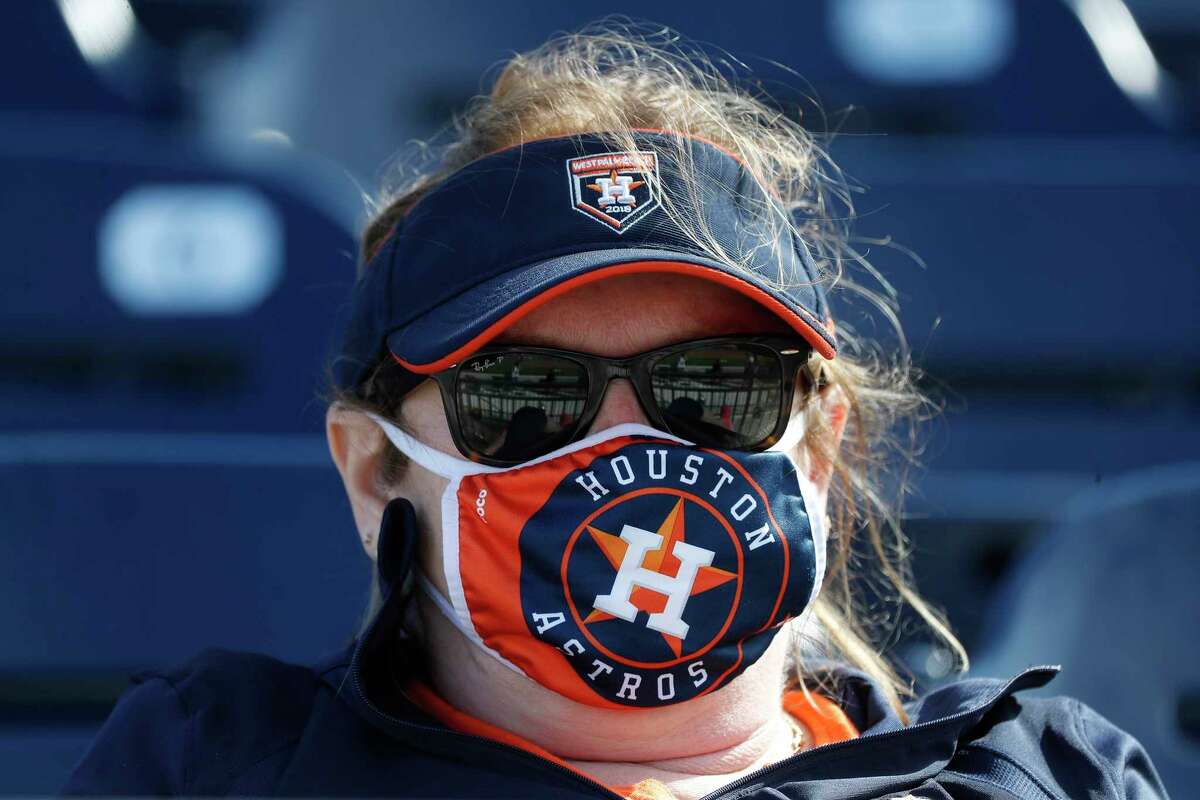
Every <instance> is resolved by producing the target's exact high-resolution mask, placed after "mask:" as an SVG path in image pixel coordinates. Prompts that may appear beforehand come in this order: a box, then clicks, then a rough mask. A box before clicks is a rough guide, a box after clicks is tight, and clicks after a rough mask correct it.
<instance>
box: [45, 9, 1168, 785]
mask: <svg viewBox="0 0 1200 800" xmlns="http://www.w3.org/2000/svg"><path fill="white" fill-rule="evenodd" d="M672 41H674V40H673V39H672V38H671V37H670V36H669V35H666V34H664V35H661V36H660V37H644V36H637V35H635V34H631V33H628V32H618V31H616V30H612V29H606V28H600V29H591V30H588V31H585V32H584V33H582V34H578V35H570V36H563V37H560V38H557V39H555V40H552V41H551V42H549V43H548V44H546V45H544V46H543V47H541V48H539V49H538V50H536V51H533V52H531V53H527V54H524V55H519V56H516V57H514V58H513V59H512V60H511V61H509V63H508V64H507V65H506V67H505V69H504V70H503V72H502V73H501V74H500V76H499V78H498V80H497V81H496V84H495V86H494V88H493V90H492V92H491V94H490V96H487V97H484V98H480V99H478V100H477V101H476V102H475V103H474V104H473V105H472V106H471V107H470V109H469V110H468V112H467V113H466V115H465V116H464V117H463V118H462V119H461V120H460V121H459V126H458V127H459V135H458V139H457V141H456V142H455V143H454V144H453V145H452V146H451V147H449V148H448V149H447V151H446V153H445V156H444V159H443V162H442V164H441V165H440V167H439V168H438V169H436V170H434V171H432V172H430V173H428V174H425V175H422V176H420V177H417V178H416V179H414V180H411V181H410V182H408V183H407V184H406V185H405V186H404V187H403V188H402V190H401V191H399V192H398V193H397V194H396V195H395V196H394V197H393V198H392V200H391V201H390V203H388V204H387V206H386V207H385V208H384V209H383V210H382V212H381V213H380V214H379V215H378V217H377V218H376V219H375V220H374V222H373V223H372V224H371V225H370V226H369V228H368V230H367V233H366V236H365V241H364V246H363V267H362V268H361V270H360V277H359V281H358V283H357V285H356V287H355V292H354V298H353V305H352V309H353V310H352V319H351V322H350V325H349V329H348V331H347V334H346V337H345V341H344V344H343V347H342V351H341V354H340V356H339V358H338V360H337V362H336V363H335V365H334V373H335V377H334V382H335V386H336V391H335V396H334V398H333V401H332V403H331V404H330V408H329V412H328V423H327V433H328V438H329V444H330V451H331V453H332V456H333V460H334V462H335V463H336V465H337V468H338V470H339V471H340V473H341V475H342V478H343V481H344V483H345V487H346V491H347V493H348V495H349V498H350V501H351V506H352V508H353V511H354V518H355V523H356V525H357V528H358V532H359V535H360V537H361V539H362V543H363V547H364V549H365V551H366V552H367V554H368V555H369V556H370V557H371V558H372V559H373V560H374V561H375V563H376V565H377V570H376V585H375V587H374V591H373V593H372V596H373V600H372V604H371V608H370V609H368V613H367V615H366V618H365V623H364V627H363V630H362V631H361V633H360V636H359V637H358V638H357V639H356V640H355V642H354V643H353V644H352V646H351V647H349V648H348V649H347V650H346V651H345V652H344V653H338V654H335V655H333V656H331V657H330V658H329V659H328V660H327V661H326V662H325V663H322V664H320V665H317V666H316V667H308V666H297V665H289V664H283V663H280V662H277V661H274V660H272V659H269V658H266V657H262V656H255V655H252V654H244V653H228V652H221V651H206V652H205V653H203V654H201V655H200V656H199V657H197V658H196V659H194V660H193V661H192V662H190V663H189V664H186V665H184V666H182V667H180V668H179V669H177V670H174V671H171V672H167V673H149V674H145V675H142V676H139V678H138V679H137V680H136V683H137V685H136V686H135V688H133V689H132V690H131V691H130V692H128V693H127V694H126V695H125V696H124V697H123V698H122V699H121V701H120V703H119V704H118V706H117V708H116V709H115V710H114V712H113V715H112V717H111V718H110V720H109V722H108V723H107V725H106V726H105V728H104V730H103V731H102V732H101V734H100V736H99V737H98V739H97V741H96V743H95V744H94V745H93V748H92V750H91V751H90V752H89V754H88V755H87V756H86V757H85V759H84V760H83V762H82V763H81V765H80V766H79V768H78V769H77V771H76V773H75V776H74V777H73V778H72V780H71V782H70V784H69V785H68V786H67V789H66V791H67V793H69V794H87V793H121V794H176V793H178V794H212V795H217V794H238V795H244V794H263V795H265V794H285V795H300V794H303V795H315V794H322V795H341V796H354V795H378V794H387V795H393V796H404V797H631V798H695V797H700V796H705V795H709V796H714V797H716V796H729V797H739V798H742V797H747V798H748V797H776V798H778V797H830V798H835V797H836V798H846V797H864V798H865V797H872V798H874V797H896V796H901V795H909V794H911V795H913V796H919V797H972V798H975V797H1012V796H1018V797H1083V796H1088V797H1139V798H1141V797H1161V796H1164V793H1163V790H1162V789H1161V786H1160V784H1159V783H1158V779H1157V777H1156V776H1155V774H1154V771H1153V768H1152V766H1151V765H1150V763H1149V761H1148V759H1147V757H1146V755H1145V754H1144V752H1142V750H1141V748H1140V747H1139V746H1138V745H1137V743H1136V742H1134V741H1133V740H1131V739H1130V738H1129V737H1128V736H1127V735H1125V734H1123V733H1122V732H1120V731H1119V730H1117V729H1115V728H1114V727H1113V726H1111V725H1110V724H1109V723H1107V722H1106V721H1105V720H1103V719H1102V718H1101V717H1099V716H1098V715H1096V714H1095V713H1094V712H1092V711H1090V710H1089V709H1086V708H1084V707H1082V706H1080V705H1079V704H1077V703H1075V702H1073V701H1070V700H1064V699H1055V700H1036V699H1028V698H1024V697H1021V696H1020V695H1019V694H1018V692H1019V690H1021V689H1023V688H1028V687H1036V686H1040V685H1042V684H1044V683H1046V682H1047V681H1049V680H1050V679H1051V678H1052V677H1053V673H1054V670H1053V669H1052V668H1036V669H1031V670H1029V671H1027V672H1025V673H1023V674H1022V675H1019V676H1016V677H1014V678H1012V679H1011V680H1009V681H1006V682H1001V681H978V680H977V681H963V682H960V683H957V684H952V685H950V686H948V687H946V688H944V689H941V690H939V691H937V692H934V693H932V694H929V695H927V696H926V697H923V698H919V699H917V700H915V701H910V702H905V701H906V700H908V699H909V698H908V697H907V694H906V691H905V686H904V684H903V683H902V682H901V681H900V680H899V679H898V677H897V676H896V674H895V673H894V672H893V670H892V668H891V667H890V666H889V665H888V663H887V661H886V660H885V659H884V658H883V657H881V656H880V655H879V654H878V653H877V652H876V651H875V650H874V649H873V648H872V645H871V639H870V636H869V633H870V632H869V631H868V630H867V629H866V628H865V626H863V625H862V624H861V623H860V621H859V619H858V612H856V606H855V599H856V598H857V597H858V596H859V594H860V592H861V591H862V587H863V586H864V585H866V582H868V581H874V586H876V587H878V586H880V585H886V586H888V587H890V590H891V593H892V594H894V595H896V596H897V597H899V598H902V599H903V600H904V601H906V602H907V603H908V604H909V605H911V606H912V607H913V608H914V609H915V610H916V611H917V613H918V614H920V615H921V616H922V617H923V618H924V619H925V620H926V622H927V623H928V624H929V626H930V627H931V628H932V631H933V633H934V635H936V636H938V637H940V638H941V639H942V640H943V641H944V642H945V644H946V645H947V646H948V647H949V648H951V649H952V650H953V651H955V652H957V653H959V654H960V655H961V656H962V657H963V660H964V662H965V654H963V653H962V648H961V647H960V646H959V645H958V643H957V642H956V641H955V639H954V638H953V636H952V635H951V633H950V632H949V630H948V629H947V628H946V627H945V625H944V624H943V623H942V622H941V621H940V620H939V619H938V617H937V616H936V615H935V614H933V613H932V612H931V611H930V610H929V608H928V607H927V606H926V605H925V604H924V603H923V602H922V601H921V600H920V598H919V596H918V595H917V594H916V593H915V592H914V591H913V590H912V589H911V588H910V587H909V586H908V584H907V582H906V578H905V575H906V567H905V564H904V562H903V560H902V557H901V553H902V551H903V548H902V547H900V546H899V544H900V542H901V540H900V538H899V531H898V528H897V524H896V520H897V518H898V516H897V510H896V509H895V508H894V507H892V506H889V505H888V503H887V501H886V500H885V499H884V494H883V492H882V491H881V489H880V488H879V487H880V483H881V480H880V471H881V469H882V468H883V467H884V466H885V464H886V461H885V459H884V455H885V452H884V451H885V448H886V446H887V438H886V435H885V434H886V433H887V431H889V430H891V429H893V428H894V425H895V424H896V422H897V421H898V420H903V419H906V418H909V417H911V415H913V414H914V413H915V412H916V411H917V410H918V409H919V408H920V405H921V398H920V396H919V395H918V394H917V393H916V392H915V390H914V389H913V387H912V384H911V378H910V375H909V373H908V371H907V370H906V369H905V359H904V355H903V354H902V353H901V354H893V355H892V357H891V358H890V359H888V358H882V357H879V356H875V355H872V351H871V350H870V348H869V347H868V345H867V343H865V342H862V341H857V340H855V339H854V338H853V337H851V336H850V335H848V334H847V332H846V331H844V330H843V331H841V332H835V314H834V313H833V311H832V310H831V307H830V300H829V298H828V297H827V294H831V293H832V291H831V290H832V289H833V288H835V287H836V286H837V284H838V280H837V277H838V275H839V274H840V272H841V269H842V266H843V263H844V261H846V260H847V258H848V257H851V258H850V259H849V260H853V258H852V256H853V254H852V253H851V251H850V250H849V248H848V247H847V245H846V239H845V232H844V231H843V230H841V229H840V228H839V227H838V226H839V223H838V222H837V220H839V219H844V218H846V214H845V213H844V212H845V209H844V208H842V206H844V205H845V203H844V202H843V200H844V194H843V193H841V192H839V191H838V190H837V185H836V183H835V182H834V180H833V179H832V177H831V176H836V174H837V173H836V170H835V169H834V168H833V166H832V165H831V164H830V163H829V162H828V161H827V159H825V157H824V156H823V154H822V153H821V152H820V151H819V149H818V148H817V147H816V145H815V144H814V142H813V140H812V139H811V138H810V136H809V135H808V134H807V133H805V132H804V131H803V129H801V128H800V127H799V126H798V125H797V124H795V123H794V122H792V121H790V120H788V119H786V118H785V117H783V116H781V115H779V114H777V113H775V112H774V111H772V110H771V109H769V108H768V107H767V106H766V105H764V104H763V103H762V102H761V101H759V100H757V99H755V98H754V97H752V96H750V95H749V94H747V93H746V92H744V91H742V90H739V89H736V88H734V86H733V85H732V84H731V83H730V82H729V81H727V80H726V79H725V78H723V77H722V76H721V74H720V73H719V72H718V71H717V70H716V69H715V68H713V67H712V66H711V65H709V64H708V63H707V62H705V61H704V60H703V59H702V58H701V57H699V56H698V55H697V54H695V53H687V52H684V51H682V50H679V49H677V48H673V47H672V46H670V43H671V42H672ZM843 283H847V284H848V283H849V282H848V281H843ZM859 562H867V563H868V565H869V569H868V571H866V572H864V571H861V570H862V569H863V568H862V567H861V566H860V563H859ZM852 567H854V568H855V569H852ZM856 569H857V570H859V571H856Z"/></svg>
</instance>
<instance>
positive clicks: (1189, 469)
mask: <svg viewBox="0 0 1200 800" xmlns="http://www.w3.org/2000/svg"><path fill="white" fill-rule="evenodd" d="M1198 531H1200V463H1196V462H1190V463H1180V464H1177V465H1174V466H1169V467H1160V468H1156V469H1151V470H1145V471H1142V472H1138V473H1133V474H1130V475H1127V476H1125V477H1123V478H1120V479H1117V480H1112V481H1106V482H1105V483H1104V484H1102V485H1100V486H1097V487H1096V488H1095V489H1093V490H1091V491H1089V492H1087V493H1085V494H1084V495H1083V496H1081V497H1079V498H1078V499H1077V500H1076V501H1075V502H1073V503H1072V505H1071V506H1070V508H1069V509H1068V510H1067V511H1066V513H1065V514H1064V515H1063V518H1062V520H1061V522H1060V523H1059V524H1058V525H1057V526H1056V527H1055V528H1054V529H1053V530H1052V531H1051V532H1050V533H1049V534H1048V535H1047V536H1046V537H1045V538H1044V539H1042V540H1041V541H1040V542H1039V543H1038V544H1037V545H1036V546H1035V547H1033V548H1032V549H1031V550H1030V551H1029V552H1027V553H1026V554H1024V556H1023V557H1022V558H1021V560H1020V562H1019V563H1018V565H1017V566H1016V568H1015V569H1013V570H1012V572H1011V573H1010V575H1009V577H1008V578H1007V580H1006V581H1005V584H1004V588H1003V589H1002V591H1001V592H1000V593H999V595H998V597H997V600H996V602H995V604H994V605H993V606H992V608H991V612H990V633H989V634H988V635H987V637H986V638H985V642H984V646H983V647H982V648H980V651H979V654H978V655H977V657H976V659H975V665H974V667H973V669H972V672H973V673H974V674H979V675H1007V674H1010V673H1011V672H1012V671H1013V670H1015V669H1019V668H1020V667H1023V666H1026V665H1028V664H1030V663H1033V662H1035V661H1036V662H1037V663H1060V664H1061V665H1062V667H1063V671H1062V673H1061V674H1060V675H1059V677H1058V678H1056V679H1055V680H1054V682H1053V683H1052V684H1050V685H1049V686H1048V687H1046V688H1045V689H1044V690H1040V691H1041V692H1043V693H1051V694H1064V695H1071V696H1074V697H1077V698H1079V699H1080V700H1082V701H1084V702H1086V703H1088V704H1090V705H1092V706H1094V707H1095V708H1097V709H1099V710H1100V711H1101V712H1102V713H1103V714H1104V715H1105V716H1106V717H1108V718H1109V719H1110V720H1112V721H1113V722H1114V723H1116V724H1117V725H1119V726H1121V727H1123V728H1125V729H1126V730H1128V731H1129V732H1130V733H1132V734H1133V735H1134V736H1136V737H1137V738H1138V739H1139V740H1140V741H1141V742H1142V743H1143V745H1144V746H1145V747H1146V749H1147V750H1148V751H1149V753H1150V755H1151V757H1152V758H1153V759H1154V762H1155V765H1156V766H1157V768H1158V770H1159V773H1160V774H1161V776H1162V778H1163V782H1164V783H1165V784H1166V787H1167V789H1168V791H1169V792H1170V793H1171V796H1172V797H1187V796H1189V795H1190V793H1191V791H1192V787H1194V786H1195V785H1196V783H1197V781H1200V693H1198V689H1200V684H1198V683H1197V680H1196V679H1197V671H1196V664H1197V663H1198V662H1200V638H1197V636H1196V632H1195V624H1196V621H1197V620H1198V619H1200V594H1198V593H1197V591H1196V565H1197V564H1200V536H1197V532H1198Z"/></svg>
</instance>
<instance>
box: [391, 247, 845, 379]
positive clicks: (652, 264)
mask: <svg viewBox="0 0 1200 800" xmlns="http://www.w3.org/2000/svg"><path fill="white" fill-rule="evenodd" d="M650 273H671V274H675V275H691V276H693V277H696V278H702V279H704V280H707V281H712V282H713V283H717V284H720V285H721V286H724V287H726V288H728V289H732V290H734V291H735V292H738V293H739V294H742V295H745V296H746V297H749V298H750V299H751V300H754V301H755V302H757V303H758V304H759V305H762V306H764V307H765V308H766V309H767V310H769V311H771V312H772V313H774V314H775V315H776V316H778V317H779V318H780V319H782V320H783V321H784V322H786V323H787V324H788V325H789V326H791V328H792V330H794V331H796V333H798V334H800V336H801V337H802V338H803V339H804V340H805V341H806V342H808V343H809V344H810V345H812V348H813V349H814V350H816V351H817V352H818V353H820V354H821V356H822V357H824V358H827V359H832V358H833V357H834V355H835V354H836V351H835V350H834V349H833V347H832V346H831V345H830V344H829V342H827V341H826V340H825V338H824V337H823V336H822V335H821V333H819V332H818V331H822V332H823V331H825V326H824V325H822V324H821V322H819V321H818V320H817V319H816V318H815V317H810V318H808V319H806V318H805V317H803V316H801V315H800V314H797V313H796V312H795V311H793V310H792V309H790V308H788V307H787V306H785V305H784V304H783V303H781V302H780V301H779V300H777V299H775V298H774V297H772V296H771V295H769V294H767V293H766V292H765V291H763V290H762V289H760V288H758V287H757V286H755V285H753V284H751V283H748V282H747V281H744V280H742V279H741V278H737V277H735V276H733V275H730V274H729V273H727V272H721V271H720V270H718V269H715V268H713V267H704V266H700V265H699V264H689V263H687V262H684V261H631V262H629V263H627V264H614V265H613V266H610V267H601V268H600V269H594V270H592V271H590V272H585V273H584V274H582V275H576V276H575V277H574V278H568V279H567V280H565V281H563V282H562V283H558V284H555V285H554V286H552V287H550V288H549V289H547V290H546V291H544V292H541V293H540V294H538V295H536V296H535V297H532V298H530V299H529V300H527V301H526V302H525V303H523V304H521V305H520V306H518V307H516V308H514V309H513V310H512V311H510V312H508V313H507V314H505V315H504V316H503V317H501V318H500V319H498V320H496V321H495V322H493V323H492V324H491V325H489V326H487V328H485V329H484V330H483V331H481V332H480V333H478V334H476V335H475V336H474V337H473V338H472V339H471V340H470V341H469V342H467V343H466V344H464V345H462V346H461V347H458V348H456V349H455V350H454V351H453V352H451V353H449V354H447V355H445V356H443V357H442V358H439V359H438V360H437V361H431V362H429V363H427V364H417V363H414V362H411V361H406V360H405V359H403V358H401V357H400V356H398V355H396V354H395V353H392V358H393V359H395V360H396V361H397V362H398V363H399V364H400V365H401V366H403V367H404V368H405V369H407V370H409V371H410V372H415V373H417V374H420V375H429V374H432V373H434V372H440V371H441V370H444V369H447V368H448V367H452V366H454V365H455V364H457V363H458V362H459V361H461V360H462V359H464V358H466V357H467V356H469V355H471V354H472V353H474V352H475V351H476V350H478V349H479V348H481V347H483V346H484V345H486V344H487V343H488V342H490V341H491V340H492V339H495V338H496V337H497V336H499V335H500V334H501V333H503V332H504V331H505V330H506V329H507V328H509V327H510V326H511V325H513V324H514V323H515V322H517V320H519V319H521V318H522V317H524V316H526V315H527V314H529V313H530V312H532V311H533V310H535V309H537V308H538V307H540V306H542V305H544V304H545V303H548V302H550V301H551V300H553V299H554V298H556V297H558V296H559V295H563V294H566V293H567V292H569V291H571V290H572V289H578V288H579V287H580V286H586V285H587V284H589V283H595V282H596V281H601V280H604V279H605V278H612V277H616V276H618V275H642V274H650ZM802 313H806V312H802Z"/></svg>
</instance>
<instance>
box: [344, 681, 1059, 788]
mask: <svg viewBox="0 0 1200 800" xmlns="http://www.w3.org/2000/svg"><path fill="white" fill-rule="evenodd" d="M1038 669H1047V667H1046V666H1039V667H1029V668H1027V669H1026V670H1024V671H1023V672H1022V673H1021V675H1017V676H1016V677H1014V678H1013V679H1012V680H1010V681H1009V682H1008V683H1006V684H1005V685H1004V687H1003V688H1002V689H1000V691H999V692H997V693H996V694H995V695H993V696H992V697H991V698H989V699H988V700H987V701H986V702H984V703H981V704H979V705H978V706H976V707H975V708H971V709H967V710H964V711H960V712H958V713H957V714H951V715H950V716H948V717H941V718H940V719H932V720H929V721H928V722H919V723H917V724H916V725H909V726H906V727H903V728H899V729H897V730H893V731H884V732H883V733H872V734H867V735H866V736H859V737H856V738H854V739H845V740H843V741H840V742H831V743H829V744H823V745H821V746H819V747H814V748H812V749H811V750H805V751H803V752H800V753H796V754H795V755H793V756H789V757H787V758H785V759H783V760H782V761H776V762H775V763H774V764H768V765H767V766H765V767H762V768H760V769H757V770H755V771H754V772H751V773H750V774H748V775H743V776H742V777H740V778H738V779H737V780H735V781H733V782H732V783H729V784H727V785H725V786H722V787H721V788H720V789H717V790H716V791H712V792H709V793H708V794H706V795H704V796H703V797H701V798H700V800H716V799H717V798H719V797H723V796H725V795H728V794H730V793H731V792H733V793H736V792H737V791H738V790H740V789H744V788H746V787H747V786H748V785H749V784H751V783H754V782H756V781H758V780H760V779H762V778H763V777H765V776H766V775H768V774H770V773H771V772H774V771H776V770H780V771H782V770H785V769H790V768H792V767H794V766H795V765H796V764H799V763H800V762H802V761H803V760H804V759H805V758H806V757H808V756H812V755H815V754H817V753H821V754H825V753H828V752H830V751H833V750H838V749H842V748H845V747H850V746H854V745H857V744H860V743H862V742H877V741H883V740H886V739H893V738H895V737H897V736H901V735H905V734H907V733H909V732H910V731H919V730H928V729H929V728H933V727H936V726H938V725H945V724H946V723H948V722H954V721H957V720H959V719H963V718H964V717H968V716H970V715H972V714H975V713H977V712H978V711H979V710H980V709H981V708H984V707H987V706H989V705H991V704H992V703H994V702H995V701H996V700H998V699H999V698H1001V697H1003V696H1004V695H1005V694H1006V693H1007V692H1008V691H1009V688H1010V687H1011V686H1012V685H1013V683H1015V682H1016V681H1017V680H1018V679H1020V677H1021V676H1022V675H1025V674H1027V673H1029V672H1033V671H1035V670H1038ZM350 680H351V681H352V682H353V684H354V691H355V692H356V693H357V694H358V697H359V699H360V700H362V701H363V704H364V705H366V707H367V708H369V709H371V711H372V713H374V714H376V715H377V716H379V717H381V718H382V719H385V720H387V721H388V722H390V723H392V724H394V725H400V726H403V727H409V728H415V729H417V730H421V731H426V732H429V733H435V734H439V735H441V736H450V737H452V738H459V739H465V740H469V741H475V742H478V743H480V744H482V745H484V746H486V747H491V748H495V749H498V750H503V751H508V752H511V753H515V754H517V755H520V756H522V757H523V758H524V759H526V760H530V761H532V762H534V763H535V764H537V765H538V766H539V767H542V768H547V767H549V768H551V769H552V771H554V772H557V773H560V774H563V775H567V776H568V777H570V778H572V779H573V780H574V781H575V782H577V783H580V784H582V785H584V786H587V787H588V788H591V789H596V790H599V791H600V792H602V793H603V795H604V796H605V797H609V798H613V797H615V798H617V800H625V798H624V797H622V796H621V795H619V794H617V793H616V792H614V791H613V790H612V789H609V788H608V787H607V786H605V785H604V784H602V783H600V782H599V781H597V780H595V779H593V778H589V777H587V776H586V775H584V774H582V773H579V772H576V771H575V770H572V769H568V768H567V767H564V766H562V765H561V764H556V763H555V762H553V761H549V760H547V759H545V758H542V757H541V756H539V755H535V754H533V753H530V752H527V751H525V750H522V749H521V748H519V747H513V746H512V745H509V744H505V743H503V742H497V741H494V740H492V739H487V738H485V737H483V736H476V735H475V734H473V733H462V732H460V731H456V730H452V729H450V728H431V727H429V726H428V725H421V724H419V723H416V722H409V721H407V720H402V719H399V718H398V717H393V716H392V715H391V714H388V713H387V712H385V711H382V710H380V709H379V708H377V707H376V706H375V704H374V703H372V702H371V701H370V700H369V699H368V698H367V695H366V692H364V691H363V689H362V685H361V684H360V683H359V680H358V670H356V669H354V659H351V663H350ZM730 800H734V798H733V797H731V798H730Z"/></svg>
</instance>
